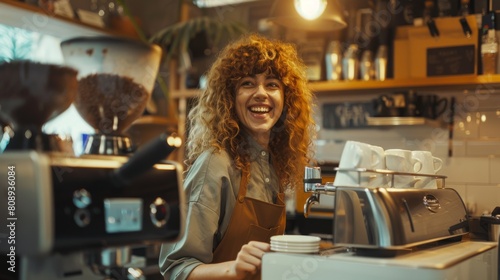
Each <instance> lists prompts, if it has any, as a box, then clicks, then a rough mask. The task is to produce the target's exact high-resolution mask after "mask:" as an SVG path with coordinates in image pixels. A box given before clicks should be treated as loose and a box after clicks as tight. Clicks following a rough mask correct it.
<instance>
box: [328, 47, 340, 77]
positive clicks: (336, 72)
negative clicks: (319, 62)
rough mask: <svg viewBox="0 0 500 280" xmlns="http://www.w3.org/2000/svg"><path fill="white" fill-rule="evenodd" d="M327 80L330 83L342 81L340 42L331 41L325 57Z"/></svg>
mask: <svg viewBox="0 0 500 280" xmlns="http://www.w3.org/2000/svg"><path fill="white" fill-rule="evenodd" d="M325 63H326V79H327V80H328V81H339V80H341V79H342V47H341V44H340V42H339V41H336V40H335V41H331V42H330V43H329V44H328V48H327V50H326V55H325Z"/></svg>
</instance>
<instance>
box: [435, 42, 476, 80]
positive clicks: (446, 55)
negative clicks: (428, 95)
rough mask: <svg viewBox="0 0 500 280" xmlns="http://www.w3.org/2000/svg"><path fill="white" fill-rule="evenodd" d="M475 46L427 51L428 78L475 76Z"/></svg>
mask: <svg viewBox="0 0 500 280" xmlns="http://www.w3.org/2000/svg"><path fill="white" fill-rule="evenodd" d="M475 60H476V52H475V48H474V45H465V46H454V47H445V48H429V49H427V76H428V77H433V76H446V75H466V74H475V65H476V63H475Z"/></svg>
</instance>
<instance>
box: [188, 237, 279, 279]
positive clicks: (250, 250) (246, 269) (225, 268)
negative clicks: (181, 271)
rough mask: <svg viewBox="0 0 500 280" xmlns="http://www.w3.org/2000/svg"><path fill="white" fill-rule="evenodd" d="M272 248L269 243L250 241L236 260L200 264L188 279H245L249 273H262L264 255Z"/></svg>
mask: <svg viewBox="0 0 500 280" xmlns="http://www.w3.org/2000/svg"><path fill="white" fill-rule="evenodd" d="M270 248H271V245H269V243H265V242H259V241H250V242H248V243H247V244H245V245H243V246H242V247H241V250H240V251H239V252H238V255H237V256H236V260H233V261H228V262H223V263H214V264H202V265H199V266H197V267H195V268H194V270H193V271H192V272H191V274H189V277H188V279H189V280H196V279H203V280H209V279H218V280H221V279H231V280H233V279H234V280H242V279H245V277H247V276H248V275H254V274H256V273H260V268H261V265H262V256H264V253H265V252H269V250H270Z"/></svg>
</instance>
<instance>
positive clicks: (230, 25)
mask: <svg viewBox="0 0 500 280" xmlns="http://www.w3.org/2000/svg"><path fill="white" fill-rule="evenodd" d="M246 32H247V29H246V27H245V26H244V25H243V24H241V23H238V22H224V21H221V20H218V19H215V18H211V17H208V16H201V17H196V18H192V19H190V20H187V21H183V22H178V23H176V24H173V25H170V26H168V27H166V28H164V29H162V30H160V31H159V32H157V33H156V34H154V35H153V36H152V37H151V38H150V39H149V41H150V42H151V43H156V44H158V45H160V46H161V47H162V48H163V49H164V50H166V53H167V55H166V58H165V60H166V61H167V62H168V61H170V60H171V59H172V58H173V57H179V56H182V55H183V54H185V53H188V52H189V44H190V41H191V40H192V39H194V37H195V36H197V35H199V34H200V33H204V36H205V38H206V40H207V44H208V45H209V47H211V48H213V47H216V46H218V45H219V44H220V42H221V40H222V39H233V38H236V37H238V36H240V35H242V34H244V33H246Z"/></svg>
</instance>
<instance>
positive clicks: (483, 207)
mask: <svg viewBox="0 0 500 280" xmlns="http://www.w3.org/2000/svg"><path fill="white" fill-rule="evenodd" d="M467 202H468V204H469V205H470V207H471V209H473V213H474V215H475V216H479V215H482V214H484V213H491V211H492V210H493V209H494V208H495V207H497V206H500V185H473V184H468V185H467Z"/></svg>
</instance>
